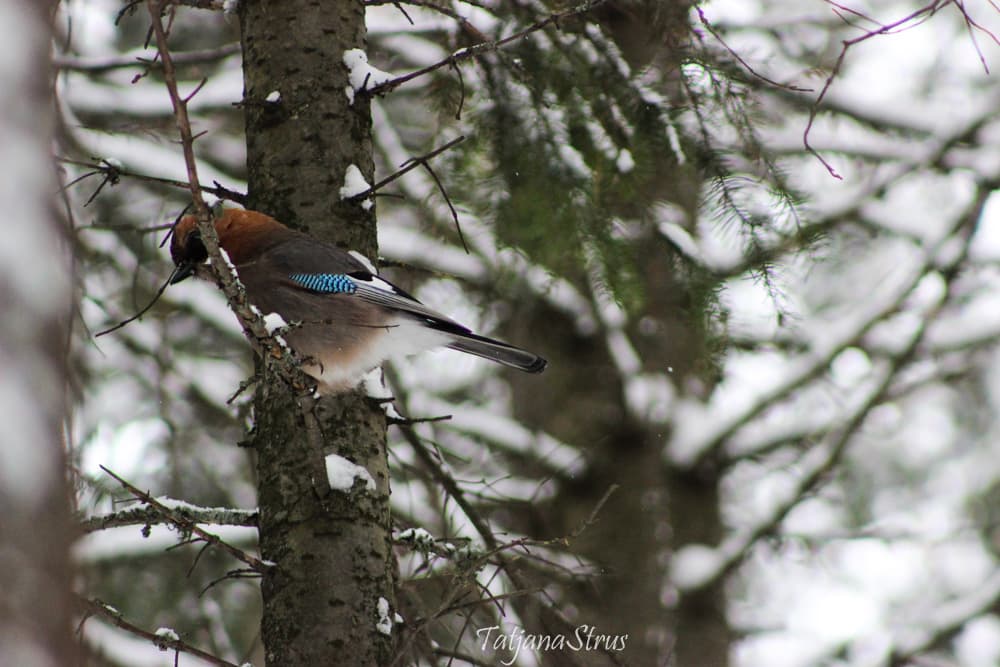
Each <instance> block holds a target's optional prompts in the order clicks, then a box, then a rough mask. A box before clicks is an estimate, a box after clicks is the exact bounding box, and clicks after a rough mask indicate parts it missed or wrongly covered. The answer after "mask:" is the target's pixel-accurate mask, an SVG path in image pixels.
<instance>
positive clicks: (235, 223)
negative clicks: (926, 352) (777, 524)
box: [170, 209, 292, 283]
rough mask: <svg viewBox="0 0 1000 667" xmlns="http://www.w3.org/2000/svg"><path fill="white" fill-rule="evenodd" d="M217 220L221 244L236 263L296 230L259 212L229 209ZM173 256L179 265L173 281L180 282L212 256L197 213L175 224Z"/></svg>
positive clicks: (245, 259)
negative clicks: (200, 230) (207, 247)
mask: <svg viewBox="0 0 1000 667" xmlns="http://www.w3.org/2000/svg"><path fill="white" fill-rule="evenodd" d="M214 223H215V233H216V234H217V235H218V236H219V245H220V246H221V247H222V249H223V250H225V251H226V254H228V255H229V259H230V260H231V261H232V262H233V263H234V264H242V263H243V262H245V261H247V260H249V259H252V258H253V257H254V256H256V255H258V254H259V253H261V252H263V251H264V250H265V249H267V247H269V246H270V245H272V244H273V243H274V242H276V241H277V240H279V239H281V238H283V237H284V236H285V235H286V234H290V233H292V232H291V230H290V229H288V227H285V226H284V225H283V224H281V223H280V222H278V221H277V220H275V219H274V218H272V217H271V216H269V215H264V214H263V213H258V212H257V211H243V210H239V209H226V210H225V211H223V213H222V215H220V216H219V217H218V218H216V219H215V221H214ZM170 256H171V257H172V258H173V260H174V264H176V265H177V269H176V270H175V272H174V277H173V278H172V279H171V283H178V282H180V281H182V280H184V279H185V278H187V277H189V276H191V275H192V274H194V272H195V269H196V268H197V267H198V266H200V265H201V264H204V263H205V261H206V260H207V259H208V251H207V250H206V249H205V244H204V243H203V242H202V240H201V232H199V231H198V222H197V218H196V217H195V216H193V215H186V216H184V217H183V218H181V220H180V222H178V223H177V226H176V227H174V233H173V237H172V238H171V240H170Z"/></svg>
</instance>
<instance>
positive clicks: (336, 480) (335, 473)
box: [326, 454, 375, 491]
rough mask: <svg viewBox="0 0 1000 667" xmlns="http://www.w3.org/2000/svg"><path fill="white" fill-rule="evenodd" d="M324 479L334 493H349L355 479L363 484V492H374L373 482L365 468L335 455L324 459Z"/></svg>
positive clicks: (329, 455)
mask: <svg viewBox="0 0 1000 667" xmlns="http://www.w3.org/2000/svg"><path fill="white" fill-rule="evenodd" d="M326 479H327V481H329V482H330V488H331V489H333V490H334V491H350V490H351V489H352V488H353V487H354V480H356V479H360V480H362V481H363V482H364V483H365V490H367V491H374V490H375V480H374V479H373V478H372V474H371V473H370V472H368V469H367V468H365V467H364V466H359V465H358V464H357V463H352V462H351V461H348V460H347V459H345V458H344V457H343V456H338V455H337V454H328V455H327V457H326Z"/></svg>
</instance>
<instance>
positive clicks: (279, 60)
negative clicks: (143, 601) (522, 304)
mask: <svg viewBox="0 0 1000 667" xmlns="http://www.w3.org/2000/svg"><path fill="white" fill-rule="evenodd" d="M240 21H241V27H242V39H243V67H244V84H245V90H244V107H245V113H246V134H247V169H248V175H249V204H250V206H249V207H250V208H252V209H254V210H259V211H262V212H265V213H268V214H270V215H273V216H275V217H276V218H278V219H279V220H281V221H282V222H284V223H285V224H288V225H289V226H291V227H295V228H298V229H301V230H304V231H307V232H309V233H311V234H313V235H314V236H316V237H318V238H322V239H324V240H327V241H332V242H335V243H338V244H339V245H341V246H344V247H349V248H352V249H357V250H359V251H361V252H364V253H365V254H367V255H368V256H370V257H373V258H374V257H375V256H376V236H375V220H374V213H373V211H365V210H364V209H362V208H361V207H360V206H359V205H357V204H351V203H348V202H344V201H342V200H341V199H340V196H339V190H340V187H341V185H342V184H343V182H344V173H345V171H346V169H347V167H348V165H350V164H354V165H357V167H358V168H359V169H360V170H361V173H362V174H363V175H364V176H365V178H366V179H367V180H368V181H369V182H371V179H372V172H373V160H372V142H371V119H370V115H369V105H368V101H367V99H366V98H365V97H364V96H363V95H360V94H359V95H356V96H355V99H354V101H353V103H351V102H350V100H349V97H348V95H347V93H346V92H345V91H346V90H347V89H348V87H349V83H348V78H347V69H346V67H345V65H344V64H343V54H344V51H345V50H347V49H352V48H360V49H363V48H364V47H365V24H364V5H363V4H362V3H361V2H360V1H358V0H351V1H346V0H340V1H339V2H315V1H314V0H283V1H282V2H269V1H267V0H244V1H243V2H241V3H240ZM275 93H277V94H275ZM264 370H265V381H264V382H263V383H261V385H260V386H259V388H258V391H257V396H256V400H255V404H254V407H255V414H256V425H255V426H256V430H255V435H254V439H253V443H254V448H255V451H256V454H257V471H258V477H259V479H258V485H259V501H260V543H261V554H262V556H263V558H264V559H266V560H268V561H272V562H273V563H274V564H275V565H274V567H273V569H272V570H271V571H270V572H268V573H267V574H266V575H265V577H264V580H263V582H262V585H261V591H262V595H263V619H262V624H261V626H262V629H261V632H262V637H263V642H264V648H265V652H266V658H267V662H268V664H271V665H281V666H282V667H295V666H298V665H301V666H303V667H307V666H308V667H314V666H315V665H359V666H363V665H384V664H388V663H389V662H390V661H391V658H392V655H393V645H394V642H393V638H392V634H386V630H388V627H387V626H386V625H385V624H384V623H383V624H382V625H381V626H379V625H378V621H379V619H380V618H381V617H384V613H383V612H384V610H385V609H384V606H385V604H386V602H387V603H388V605H389V608H390V611H389V613H388V616H389V618H390V619H391V618H392V616H393V611H392V610H394V609H395V595H394V588H395V578H396V574H395V561H394V556H393V552H392V543H391V522H390V514H389V471H388V459H387V456H386V422H385V415H384V413H383V411H382V409H381V408H380V407H379V406H378V405H377V404H374V403H373V402H372V401H369V400H368V399H366V398H365V396H364V395H363V394H361V393H360V392H354V393H349V394H345V395H342V396H336V397H330V398H323V399H322V400H320V401H318V402H315V401H313V399H311V398H309V397H305V398H303V397H296V396H294V395H292V394H291V393H290V392H289V390H288V389H287V388H286V387H285V386H283V385H282V384H281V383H280V381H269V380H268V374H267V372H266V364H265V369H264ZM328 454H337V455H338V456H341V457H343V458H346V459H348V460H350V461H352V462H354V463H356V464H359V465H362V466H364V467H365V468H366V469H367V470H368V471H369V473H370V474H371V475H372V477H373V478H374V480H375V482H376V489H375V490H374V491H368V490H366V489H364V488H363V485H356V486H355V488H354V489H353V490H352V491H350V492H348V493H345V492H342V491H331V490H330V487H329V484H328V482H327V478H326V473H325V467H324V457H325V456H326V455H328ZM380 599H381V600H384V602H381V604H380ZM380 606H382V609H381V610H380ZM390 626H391V624H390ZM390 632H391V631H390Z"/></svg>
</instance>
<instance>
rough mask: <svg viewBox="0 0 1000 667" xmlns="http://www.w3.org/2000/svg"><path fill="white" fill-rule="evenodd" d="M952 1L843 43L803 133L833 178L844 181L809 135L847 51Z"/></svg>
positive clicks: (937, 3) (943, 0) (805, 143)
mask: <svg viewBox="0 0 1000 667" xmlns="http://www.w3.org/2000/svg"><path fill="white" fill-rule="evenodd" d="M952 1H953V0H934V1H933V2H932V3H930V4H929V5H925V6H924V7H921V8H920V9H918V10H916V11H915V12H913V13H911V14H909V15H907V16H905V17H903V18H901V19H899V20H898V21H894V22H893V23H889V24H886V25H883V26H881V27H879V28H878V29H876V30H870V31H869V32H866V33H865V34H863V35H861V36H859V37H855V38H854V39H846V40H844V41H843V42H841V44H842V46H841V49H840V54H839V55H838V56H837V62H836V63H834V65H833V70H832V71H831V72H830V76H828V77H827V78H826V81H825V82H824V83H823V88H822V90H820V93H819V97H817V98H816V101H815V102H813V104H812V106H811V107H810V108H809V120H808V122H807V123H806V129H805V131H803V133H802V144H803V146H805V149H806V151H807V152H808V153H809V154H810V155H812V156H813V157H815V158H816V159H817V160H819V161H820V163H821V164H822V165H823V166H824V167H826V170H827V171H828V172H829V173H830V175H831V176H833V177H834V178H836V179H837V180H841V181H842V180H844V177H843V176H841V175H840V174H839V173H837V170H836V169H834V168H833V165H831V164H830V163H829V162H827V161H826V160H825V159H824V158H823V156H821V155H820V154H819V152H818V151H817V150H816V149H815V148H813V147H812V145H811V144H810V143H809V133H810V131H812V126H813V122H814V121H815V120H816V114H817V113H819V106H820V104H821V103H822V102H823V99H824V98H825V97H826V93H827V91H828V90H830V86H832V85H833V81H834V79H835V78H837V75H838V74H840V68H841V67H842V66H843V64H844V59H845V58H846V57H847V51H848V50H849V49H850V48H851V47H852V46H855V45H856V44H860V43H861V42H864V41H865V40H868V39H871V38H872V37H876V36H878V35H885V34H889V33H891V32H892V31H893V30H895V29H896V28H898V27H900V26H902V25H905V24H907V23H909V22H911V21H913V20H914V19H918V18H920V17H922V16H924V15H925V14H933V13H934V12H936V11H937V10H938V9H940V8H941V7H944V6H946V5H948V4H950V3H951V2H952ZM831 4H833V3H831ZM837 6H838V7H839V5H837Z"/></svg>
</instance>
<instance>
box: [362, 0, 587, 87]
mask: <svg viewBox="0 0 1000 667" xmlns="http://www.w3.org/2000/svg"><path fill="white" fill-rule="evenodd" d="M605 2H607V0H589V1H588V2H584V3H582V4H580V5H577V6H576V7H572V8H570V9H567V10H564V11H561V12H554V13H552V14H549V15H548V16H546V17H545V18H544V19H542V20H540V21H538V22H536V23H533V24H531V25H530V26H528V27H527V28H525V29H524V30H521V31H519V32H516V33H514V34H513V35H508V36H507V37H504V38H503V39H500V40H495V41H487V42H480V43H478V44H473V45H472V46H467V47H465V48H462V49H459V50H458V51H455V52H454V53H452V54H451V55H450V56H448V57H447V58H445V59H443V60H440V61H439V62H436V63H434V64H432V65H428V66H427V67H421V68H420V69H418V70H415V71H413V72H410V73H409V74H403V75H401V76H397V77H394V78H392V79H389V80H388V81H385V82H383V83H380V84H378V85H376V86H372V87H371V88H367V87H365V86H363V87H362V89H361V90H359V91H358V92H359V93H361V92H364V93H367V94H368V95H383V94H385V93H388V92H389V91H391V90H393V89H395V88H397V87H399V86H401V85H403V84H404V83H407V82H408V81H412V80H413V79H416V78H418V77H421V76H423V75H424V74H429V73H430V72H433V71H435V70H438V69H441V68H442V67H446V66H455V65H457V64H458V63H460V62H463V61H465V60H469V59H470V58H474V57H475V56H478V55H481V54H483V53H489V52H491V51H497V50H499V49H501V48H503V47H504V46H507V45H508V44H510V43H512V42H516V41H518V40H520V39H523V38H524V37H527V36H528V35H530V34H531V33H533V32H538V31H539V30H541V29H542V28H545V27H548V26H550V25H558V23H559V22H560V21H562V20H564V19H567V18H571V17H573V16H578V15H580V14H586V13H587V12H589V11H591V10H593V9H595V8H597V7H600V6H601V5H603V4H604V3H605Z"/></svg>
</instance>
